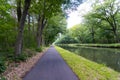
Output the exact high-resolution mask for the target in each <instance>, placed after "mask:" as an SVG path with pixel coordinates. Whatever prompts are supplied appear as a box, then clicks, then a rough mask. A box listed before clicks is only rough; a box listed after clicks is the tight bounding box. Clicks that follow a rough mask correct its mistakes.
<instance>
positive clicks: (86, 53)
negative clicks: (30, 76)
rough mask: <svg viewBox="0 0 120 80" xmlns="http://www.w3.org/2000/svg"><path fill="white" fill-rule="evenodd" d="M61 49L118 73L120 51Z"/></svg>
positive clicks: (68, 47) (84, 48)
mask: <svg viewBox="0 0 120 80" xmlns="http://www.w3.org/2000/svg"><path fill="white" fill-rule="evenodd" d="M61 47H62V48H64V49H67V50H69V51H72V52H75V53H76V54H78V55H80V56H83V57H85V58H87V59H89V60H92V61H95V62H97V63H100V64H104V65H106V66H108V67H111V68H112V69H114V70H116V71H119V72H120V49H109V48H95V47H94V48H93V47H70V46H61Z"/></svg>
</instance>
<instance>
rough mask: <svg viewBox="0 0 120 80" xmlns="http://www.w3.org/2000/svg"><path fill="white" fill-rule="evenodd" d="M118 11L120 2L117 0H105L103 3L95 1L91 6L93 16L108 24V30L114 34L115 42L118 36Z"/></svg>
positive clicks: (117, 40)
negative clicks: (92, 6)
mask: <svg viewBox="0 0 120 80" xmlns="http://www.w3.org/2000/svg"><path fill="white" fill-rule="evenodd" d="M119 11H120V2H119V1H118V0H106V1H104V2H103V3H101V4H100V3H97V4H95V5H94V8H93V11H92V12H93V14H92V15H91V16H93V17H94V18H98V19H100V20H101V22H104V21H105V22H107V23H108V24H109V26H110V27H109V30H111V31H112V32H113V34H114V37H115V40H116V42H119V37H118V33H117V30H118V25H119V23H118V20H119V19H118V15H120V14H119Z"/></svg>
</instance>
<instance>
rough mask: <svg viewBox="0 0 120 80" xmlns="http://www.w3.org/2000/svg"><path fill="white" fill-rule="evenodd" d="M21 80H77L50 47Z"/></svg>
mask: <svg viewBox="0 0 120 80" xmlns="http://www.w3.org/2000/svg"><path fill="white" fill-rule="evenodd" d="M23 80H79V79H78V78H77V77H76V75H75V74H74V73H73V72H72V70H71V69H70V68H69V67H68V65H67V64H66V63H65V62H64V60H63V59H62V58H61V56H60V55H59V54H58V52H57V51H56V50H55V48H54V47H50V48H49V49H48V51H47V52H46V53H45V54H44V56H43V57H42V58H41V59H40V60H39V61H38V63H37V64H36V65H35V67H33V69H32V70H31V71H30V72H29V73H28V74H27V75H26V76H25V77H24V78H23Z"/></svg>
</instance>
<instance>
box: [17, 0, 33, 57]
mask: <svg viewBox="0 0 120 80" xmlns="http://www.w3.org/2000/svg"><path fill="white" fill-rule="evenodd" d="M30 3H31V0H25V5H24V9H23V14H22V16H21V19H20V24H19V28H18V35H17V39H16V44H15V54H16V55H20V54H21V52H22V39H23V31H24V25H25V19H26V15H27V12H28V10H29V7H30Z"/></svg>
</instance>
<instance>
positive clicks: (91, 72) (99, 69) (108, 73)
mask: <svg viewBox="0 0 120 80" xmlns="http://www.w3.org/2000/svg"><path fill="white" fill-rule="evenodd" d="M55 48H56V49H57V51H58V52H59V53H60V55H61V56H62V57H63V59H64V60H65V61H66V62H67V64H68V65H69V66H70V67H71V69H72V70H73V71H74V72H75V73H76V75H77V76H78V77H79V78H80V79H81V80H120V73H118V72H116V71H114V70H112V69H110V68H108V67H106V66H104V65H101V64H97V63H95V62H92V61H89V60H87V59H85V58H83V57H81V56H78V55H76V54H74V53H72V52H70V51H67V50H65V49H62V48H60V47H57V46H55Z"/></svg>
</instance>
